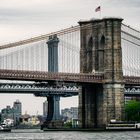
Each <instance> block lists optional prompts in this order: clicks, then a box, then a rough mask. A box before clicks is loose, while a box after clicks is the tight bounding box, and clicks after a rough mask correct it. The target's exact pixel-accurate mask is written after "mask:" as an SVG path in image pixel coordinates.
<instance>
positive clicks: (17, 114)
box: [13, 100, 22, 124]
mask: <svg viewBox="0 0 140 140" xmlns="http://www.w3.org/2000/svg"><path fill="white" fill-rule="evenodd" d="M13 110H14V118H13V119H14V123H15V124H19V119H20V116H21V114H22V104H21V102H20V101H19V100H16V101H15V102H14V103H13Z"/></svg>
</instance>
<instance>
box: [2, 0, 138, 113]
mask: <svg viewBox="0 0 140 140" xmlns="http://www.w3.org/2000/svg"><path fill="white" fill-rule="evenodd" d="M98 6H101V17H121V18H123V19H124V23H126V24H128V25H130V26H132V27H134V28H136V29H138V30H140V16H139V15H140V0H0V44H5V43H9V42H14V41H18V40H22V39H25V38H30V37H34V36H38V35H41V34H45V33H49V32H52V31H56V30H60V29H63V28H67V27H70V26H72V25H77V22H78V21H79V20H80V19H91V18H100V12H95V8H96V7H98ZM19 96H20V97H19ZM19 96H17V95H14V96H11V97H10V95H1V97H0V99H1V101H4V102H0V109H1V108H2V107H4V106H6V105H7V104H10V105H11V104H12V102H13V101H14V100H16V99H17V98H19V99H20V100H21V101H22V102H23V104H24V108H23V112H25V110H27V111H28V113H31V114H35V112H36V111H37V110H38V111H39V113H41V112H42V111H41V107H42V103H41V102H42V100H45V99H42V98H41V99H36V98H35V97H33V98H32V95H29V96H27V95H26V96H23V95H22V96H21V95H19ZM9 97H10V98H9ZM8 98H9V99H8ZM36 100H37V101H38V102H37V101H36ZM76 100H77V98H75V99H74V100H73V101H72V102H71V103H69V102H70V100H69V99H67V100H66V101H64V102H63V103H62V104H63V105H62V107H67V106H69V104H71V105H73V106H76V105H77V102H76ZM31 101H32V104H31V105H30V106H29V103H30V102H31ZM36 104H38V105H36ZM35 105H36V109H34V108H35Z"/></svg>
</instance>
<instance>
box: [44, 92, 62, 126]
mask: <svg viewBox="0 0 140 140" xmlns="http://www.w3.org/2000/svg"><path fill="white" fill-rule="evenodd" d="M47 100H48V113H47V119H46V121H45V122H44V124H43V125H42V127H43V128H62V127H63V122H62V121H61V117H60V96H59V95H53V96H49V97H47Z"/></svg>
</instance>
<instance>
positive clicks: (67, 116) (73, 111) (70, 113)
mask: <svg viewBox="0 0 140 140" xmlns="http://www.w3.org/2000/svg"><path fill="white" fill-rule="evenodd" d="M61 116H62V118H63V120H64V121H72V120H73V119H78V107H71V108H65V109H62V110H61Z"/></svg>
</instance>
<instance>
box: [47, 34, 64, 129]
mask: <svg viewBox="0 0 140 140" xmlns="http://www.w3.org/2000/svg"><path fill="white" fill-rule="evenodd" d="M58 43H59V39H58V37H57V35H53V36H49V40H48V41H47V44H48V71H49V72H58ZM47 100H48V113H47V119H46V124H47V127H50V128H59V127H62V125H63V122H62V121H61V120H60V95H59V94H58V95H57V94H52V95H49V96H47Z"/></svg>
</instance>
